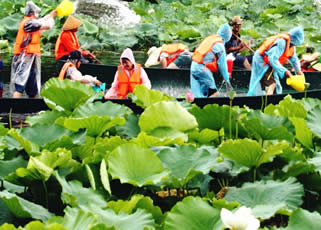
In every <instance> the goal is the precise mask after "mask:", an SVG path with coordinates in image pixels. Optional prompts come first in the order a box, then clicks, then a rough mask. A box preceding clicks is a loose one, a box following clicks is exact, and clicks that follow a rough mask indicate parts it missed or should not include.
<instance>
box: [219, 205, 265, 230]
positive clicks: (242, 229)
mask: <svg viewBox="0 0 321 230" xmlns="http://www.w3.org/2000/svg"><path fill="white" fill-rule="evenodd" d="M221 219H222V221H223V223H224V226H225V227H226V228H229V229H230V230H257V229H259V227H260V221H259V220H258V219H256V218H255V217H254V216H253V215H252V211H251V209H250V208H247V207H245V206H242V207H241V208H239V209H238V210H237V211H236V212H235V213H232V212H231V211H229V210H227V209H225V208H223V209H222V210H221Z"/></svg>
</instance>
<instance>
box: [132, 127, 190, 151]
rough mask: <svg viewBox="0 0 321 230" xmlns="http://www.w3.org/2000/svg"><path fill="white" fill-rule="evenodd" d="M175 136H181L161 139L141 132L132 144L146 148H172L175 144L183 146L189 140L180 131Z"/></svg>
mask: <svg viewBox="0 0 321 230" xmlns="http://www.w3.org/2000/svg"><path fill="white" fill-rule="evenodd" d="M174 134H179V135H176V136H177V137H165V138H159V137H154V136H150V135H148V134H146V133H145V132H141V133H140V134H139V135H138V137H137V138H135V139H132V140H131V141H130V142H131V143H134V144H137V145H140V146H142V147H146V148H148V147H153V146H171V145H175V144H177V145H182V144H184V143H185V141H184V140H185V139H186V138H187V136H185V135H184V134H182V133H181V132H178V131H176V133H175V132H174Z"/></svg>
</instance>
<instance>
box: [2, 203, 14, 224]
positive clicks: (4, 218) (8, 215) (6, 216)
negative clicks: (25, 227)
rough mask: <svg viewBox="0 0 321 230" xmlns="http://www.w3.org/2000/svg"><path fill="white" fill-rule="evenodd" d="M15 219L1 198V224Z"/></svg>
mask: <svg viewBox="0 0 321 230" xmlns="http://www.w3.org/2000/svg"><path fill="white" fill-rule="evenodd" d="M13 220H14V216H13V215H12V213H11V212H10V210H9V209H8V207H7V206H6V204H5V203H4V202H3V201H2V200H1V199H0V226H1V225H3V224H5V223H13ZM0 230H1V227H0Z"/></svg>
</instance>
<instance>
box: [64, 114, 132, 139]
mask: <svg viewBox="0 0 321 230" xmlns="http://www.w3.org/2000/svg"><path fill="white" fill-rule="evenodd" d="M125 121H126V120H125V118H123V117H114V118H111V117H109V116H97V115H92V116H89V117H84V118H66V119H65V120H64V126H65V128H67V129H70V130H72V131H74V132H78V130H79V129H87V134H88V135H89V136H92V137H98V136H101V135H102V134H103V133H104V132H105V131H106V130H108V129H110V128H112V127H114V126H117V125H123V124H125Z"/></svg>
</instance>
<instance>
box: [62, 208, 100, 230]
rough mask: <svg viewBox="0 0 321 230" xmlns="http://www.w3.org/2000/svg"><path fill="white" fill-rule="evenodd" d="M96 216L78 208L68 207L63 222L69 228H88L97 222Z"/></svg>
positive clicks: (81, 229)
mask: <svg viewBox="0 0 321 230" xmlns="http://www.w3.org/2000/svg"><path fill="white" fill-rule="evenodd" d="M97 223H98V222H97V218H96V216H95V215H94V214H93V213H91V212H86V211H83V210H81V209H78V208H70V207H67V208H66V209H65V216H64V220H63V222H62V224H63V225H64V227H66V228H67V229H77V230H88V229H89V228H90V226H92V225H94V224H97Z"/></svg>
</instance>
